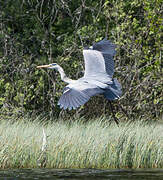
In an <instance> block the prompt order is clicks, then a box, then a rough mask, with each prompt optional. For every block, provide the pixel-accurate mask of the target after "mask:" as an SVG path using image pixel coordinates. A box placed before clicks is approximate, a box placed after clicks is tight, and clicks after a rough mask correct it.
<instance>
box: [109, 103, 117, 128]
mask: <svg viewBox="0 0 163 180" xmlns="http://www.w3.org/2000/svg"><path fill="white" fill-rule="evenodd" d="M109 105H110V109H111V112H112V114H113V118H114V121H115V122H116V124H117V126H118V125H119V122H118V119H117V118H116V117H115V114H114V111H113V107H112V103H111V101H109Z"/></svg>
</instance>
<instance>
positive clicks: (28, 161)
mask: <svg viewBox="0 0 163 180" xmlns="http://www.w3.org/2000/svg"><path fill="white" fill-rule="evenodd" d="M43 128H44V130H45V132H46V135H47V144H46V145H47V147H46V151H44V152H42V151H41V148H42V139H43ZM40 164H41V165H40ZM38 166H43V167H46V168H163V125H160V124H157V123H150V124H149V123H146V122H141V121H138V122H134V123H124V122H123V123H121V124H120V127H117V126H116V125H115V124H114V123H113V124H110V125H109V124H108V123H106V120H105V119H103V120H102V119H101V120H95V121H93V122H89V123H82V122H81V121H76V122H73V123H68V122H67V123H66V122H54V123H52V122H49V123H44V122H42V123H40V122H38V121H34V122H30V121H28V120H19V121H16V122H12V121H7V120H6V121H4V120H3V121H0V168H36V167H38Z"/></svg>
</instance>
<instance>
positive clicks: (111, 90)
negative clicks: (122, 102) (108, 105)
mask: <svg viewBox="0 0 163 180" xmlns="http://www.w3.org/2000/svg"><path fill="white" fill-rule="evenodd" d="M121 95H122V87H121V84H120V83H119V82H118V80H117V79H115V78H114V79H113V84H111V85H109V87H108V88H107V89H106V90H105V92H104V96H105V98H106V99H108V100H115V99H119V98H120V96H121Z"/></svg>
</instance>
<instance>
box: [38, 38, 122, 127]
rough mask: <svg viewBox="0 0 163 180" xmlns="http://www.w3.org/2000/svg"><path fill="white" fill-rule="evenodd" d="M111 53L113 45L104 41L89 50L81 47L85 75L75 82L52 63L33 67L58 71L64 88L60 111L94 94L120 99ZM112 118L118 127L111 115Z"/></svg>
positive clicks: (73, 107)
mask: <svg viewBox="0 0 163 180" xmlns="http://www.w3.org/2000/svg"><path fill="white" fill-rule="evenodd" d="M115 54H116V51H115V45H114V44H112V43H111V41H109V40H107V39H106V38H105V39H103V40H101V41H99V42H97V43H95V44H93V46H91V47H89V48H84V50H83V56H84V62H85V72H84V76H83V77H82V78H80V79H78V80H72V79H70V78H68V77H67V76H66V74H65V73H64V70H63V68H62V67H61V66H59V65H58V64H56V63H52V64H49V65H41V66H37V68H49V69H55V70H57V71H59V73H60V75H61V79H62V80H63V81H64V82H65V83H67V84H68V85H67V86H66V87H65V88H64V90H63V95H62V96H61V97H60V99H59V102H58V105H59V106H60V108H63V109H69V110H71V109H76V108H78V107H79V106H81V105H84V104H85V103H86V102H87V101H88V100H89V99H90V98H91V97H92V96H95V95H97V94H103V95H104V97H105V98H106V99H107V100H109V102H110V101H112V100H115V99H119V98H120V96H121V94H122V90H121V85H120V83H119V82H118V80H117V79H116V78H113V74H114V60H113V57H114V55H115ZM110 105H111V102H110ZM111 109H112V107H111ZM112 112H113V110H112ZM113 117H114V120H115V122H116V123H117V124H118V121H117V119H116V118H115V116H114V113H113Z"/></svg>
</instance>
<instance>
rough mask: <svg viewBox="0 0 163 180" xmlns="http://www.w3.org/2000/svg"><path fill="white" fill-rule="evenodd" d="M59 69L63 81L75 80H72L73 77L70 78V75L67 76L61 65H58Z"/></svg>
mask: <svg viewBox="0 0 163 180" xmlns="http://www.w3.org/2000/svg"><path fill="white" fill-rule="evenodd" d="M58 71H59V73H60V75H61V79H62V81H64V82H66V83H68V84H69V83H71V82H73V81H74V80H72V79H70V78H68V77H67V76H66V74H65V72H64V70H63V68H62V67H61V66H60V67H58Z"/></svg>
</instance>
